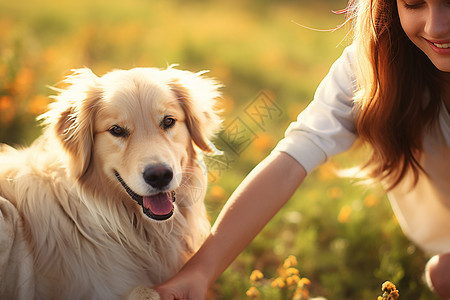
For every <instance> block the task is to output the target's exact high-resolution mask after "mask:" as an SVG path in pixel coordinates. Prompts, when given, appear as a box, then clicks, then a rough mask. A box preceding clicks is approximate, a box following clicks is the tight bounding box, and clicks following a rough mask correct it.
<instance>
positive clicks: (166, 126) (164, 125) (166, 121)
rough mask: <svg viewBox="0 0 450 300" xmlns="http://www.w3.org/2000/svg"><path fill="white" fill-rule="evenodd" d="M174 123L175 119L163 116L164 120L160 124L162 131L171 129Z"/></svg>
mask: <svg viewBox="0 0 450 300" xmlns="http://www.w3.org/2000/svg"><path fill="white" fill-rule="evenodd" d="M175 122H176V121H175V119H174V118H172V117H171V116H165V117H164V120H162V122H161V127H162V128H163V129H169V128H172V127H173V125H175Z"/></svg>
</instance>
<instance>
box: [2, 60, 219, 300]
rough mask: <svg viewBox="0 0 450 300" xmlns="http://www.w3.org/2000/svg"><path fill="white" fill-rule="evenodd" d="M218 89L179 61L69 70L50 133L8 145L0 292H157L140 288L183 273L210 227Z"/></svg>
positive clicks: (29, 295)
mask: <svg viewBox="0 0 450 300" xmlns="http://www.w3.org/2000/svg"><path fill="white" fill-rule="evenodd" d="M219 96H220V95H219V92H218V85H217V84H216V82H215V81H213V80H211V79H208V78H206V77H204V75H203V74H201V73H191V72H188V71H181V70H178V69H175V68H172V67H169V68H168V69H166V70H160V69H154V68H135V69H131V70H126V71H125V70H116V71H112V72H110V73H108V74H106V75H104V76H102V77H97V76H96V75H94V74H93V73H92V72H91V71H90V70H89V69H80V70H76V71H74V73H73V74H72V75H70V76H68V77H67V79H66V80H65V86H64V88H62V89H60V90H58V95H57V96H55V99H56V101H55V102H54V103H52V104H51V106H50V109H49V111H48V112H47V113H46V114H44V115H43V117H42V119H43V123H44V125H45V126H46V127H45V130H44V133H43V135H42V136H41V137H40V138H39V139H38V140H37V141H35V142H34V143H33V144H32V145H31V147H29V148H24V149H20V150H15V149H13V148H11V147H9V146H5V145H3V146H2V149H1V152H0V298H1V299H27V300H28V299H109V300H111V299H124V298H127V296H129V295H132V296H131V298H133V297H136V295H138V298H139V297H141V298H142V299H144V298H145V299H152V296H151V294H148V295H146V292H147V291H152V290H150V289H146V288H141V287H144V286H146V287H151V286H153V285H156V284H158V283H160V282H162V281H164V280H166V279H168V278H169V277H170V276H172V275H173V274H174V273H175V272H177V271H178V270H179V269H180V268H181V266H182V265H183V263H184V262H186V260H187V259H188V258H189V257H190V256H191V255H192V254H193V253H194V251H196V250H197V249H198V247H199V246H200V244H201V243H202V241H203V239H204V237H205V236H206V235H207V234H208V232H209V229H210V227H209V222H208V219H207V216H206V211H205V206H204V203H203V198H204V195H205V191H206V185H207V178H206V174H207V173H206V170H205V168H204V167H202V166H203V164H202V159H201V155H202V153H203V152H210V151H212V150H213V148H214V146H213V145H212V144H211V142H210V139H211V138H212V137H213V135H214V134H215V133H216V131H217V130H218V127H219V126H220V119H219V117H218V114H217V110H216V109H215V107H216V105H215V104H216V101H217V99H218V97H219ZM136 288H137V289H136ZM136 290H137V292H136ZM153 292H154V291H153ZM156 296H157V295H156ZM156 298H158V296H157V297H156Z"/></svg>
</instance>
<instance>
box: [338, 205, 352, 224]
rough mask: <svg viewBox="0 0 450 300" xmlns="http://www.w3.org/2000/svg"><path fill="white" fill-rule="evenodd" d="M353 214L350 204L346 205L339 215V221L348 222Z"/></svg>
mask: <svg viewBox="0 0 450 300" xmlns="http://www.w3.org/2000/svg"><path fill="white" fill-rule="evenodd" d="M351 214H352V208H351V207H350V206H349V205H344V206H343V207H342V208H341V211H340V212H339V215H338V221H339V223H347V222H348V220H349V219H350V215H351Z"/></svg>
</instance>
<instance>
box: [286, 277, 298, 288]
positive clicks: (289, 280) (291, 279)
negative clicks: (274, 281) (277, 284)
mask: <svg viewBox="0 0 450 300" xmlns="http://www.w3.org/2000/svg"><path fill="white" fill-rule="evenodd" d="M299 281H300V277H298V276H297V275H292V276H289V277H288V278H286V284H287V285H288V286H292V285H297V283H298V282H299Z"/></svg>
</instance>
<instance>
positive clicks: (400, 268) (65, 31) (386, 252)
mask: <svg viewBox="0 0 450 300" xmlns="http://www.w3.org/2000/svg"><path fill="white" fill-rule="evenodd" d="M345 5H346V1H344V0H320V1H306V0H297V1H294V0H278V1H275V0H228V1H218V0H210V1H207V0H191V1H181V0H164V1H163V0H160V1H156V0H153V1H152V0H128V1H117V0H78V1H68V0H58V1H56V0H40V1H37V0H20V1H11V0H0V142H3V143H8V144H10V145H13V146H26V145H29V144H30V143H31V142H32V141H33V140H34V139H35V138H36V137H37V136H38V135H39V134H40V130H41V128H40V127H39V123H38V122H36V121H35V119H36V117H37V116H38V115H39V114H41V113H43V112H44V111H45V110H46V107H47V104H48V103H49V102H50V101H51V99H50V98H49V96H51V95H52V94H54V92H53V91H52V90H51V89H50V87H51V86H55V85H57V84H58V82H59V81H60V80H61V79H63V78H64V76H65V75H67V74H68V72H69V71H70V70H71V69H74V68H80V67H89V68H91V69H92V70H93V71H94V73H96V74H97V75H99V76H101V75H103V74H104V73H106V72H108V71H110V70H112V69H118V68H121V69H129V68H132V67H158V68H166V67H167V66H169V65H171V64H178V65H179V68H180V69H187V70H190V71H202V70H209V73H208V76H211V77H214V78H215V79H217V80H218V81H219V82H221V83H222V84H223V85H224V87H223V88H222V92H223V97H222V99H221V101H220V106H221V108H222V109H223V111H224V112H223V117H224V119H225V123H224V131H223V133H222V134H221V135H220V136H219V137H218V138H217V140H216V144H217V147H218V148H219V149H222V150H224V152H225V154H224V155H223V156H217V157H207V158H206V163H207V165H208V166H209V167H210V173H209V175H210V176H209V177H210V185H209V189H208V195H207V199H206V204H207V208H208V212H209V215H210V218H211V222H214V220H215V218H216V217H217V214H218V212H219V211H220V209H221V208H222V206H223V204H224V203H225V201H226V200H227V198H228V197H229V195H230V194H231V193H232V191H233V190H234V189H235V188H236V187H237V185H238V184H239V183H240V182H241V181H242V180H243V178H244V177H245V175H246V174H247V173H248V172H249V171H250V170H251V169H252V167H254V166H255V165H256V164H257V163H258V162H259V161H260V160H261V159H263V158H264V157H265V156H266V155H267V154H268V153H270V151H271V149H272V148H273V147H274V146H275V145H276V143H277V141H278V140H279V139H280V138H282V136H283V134H284V130H285V129H286V127H287V126H288V125H289V123H290V122H291V121H293V120H294V119H295V118H296V116H297V114H298V113H299V112H300V111H302V109H304V108H305V107H306V105H307V104H308V103H309V101H310V100H311V99H312V97H313V94H314V90H315V88H316V87H317V85H318V84H319V82H320V80H321V79H322V78H323V77H324V76H325V74H326V73H327V71H328V69H329V68H330V66H331V64H332V63H333V61H334V60H335V59H337V58H338V57H339V55H340V54H341V52H342V51H343V49H344V47H345V46H347V45H348V44H349V43H350V40H351V39H350V38H351V37H349V34H348V29H349V28H348V27H345V26H344V27H343V28H342V29H340V30H337V31H317V30H311V29H306V28H304V27H301V26H299V25H297V24H296V23H298V24H302V25H304V26H306V27H310V28H315V29H321V30H322V29H324V30H326V29H333V28H335V27H337V26H339V25H341V24H342V23H343V22H344V16H343V15H338V14H334V13H333V12H332V11H333V10H334V11H335V10H340V9H342V8H344V7H345ZM240 130H241V131H240ZM242 130H243V131H244V133H243V134H241V136H239V135H237V134H236V133H237V132H242ZM364 153H365V150H364V149H362V150H352V151H350V152H348V153H345V154H342V155H339V156H337V157H335V158H333V159H332V160H331V161H330V162H328V163H326V164H325V165H323V166H321V167H320V168H318V169H317V170H316V171H314V172H313V173H312V174H311V176H309V177H308V179H307V180H306V181H305V182H304V184H303V185H302V188H301V189H300V190H299V191H297V193H296V194H295V195H294V197H293V198H292V200H291V201H290V202H289V203H288V204H287V205H286V206H285V207H284V208H283V209H282V211H281V212H280V213H279V214H278V215H277V216H276V217H275V218H274V219H273V220H272V221H271V222H270V223H269V224H268V225H267V226H266V228H265V229H264V230H263V232H262V233H261V234H260V235H259V236H258V237H257V238H256V239H255V240H254V241H253V242H252V244H251V245H250V246H249V247H248V248H247V249H246V250H245V251H244V252H243V253H242V254H241V255H240V256H239V258H238V259H237V260H236V261H235V262H234V263H233V265H232V266H231V267H230V268H229V269H228V270H227V271H226V272H225V273H224V274H223V275H222V276H221V278H220V279H219V280H218V282H217V283H216V284H215V285H214V287H213V288H212V289H211V291H210V293H209V298H211V299H246V298H247V296H246V291H247V290H248V289H249V287H250V286H251V285H252V284H251V282H250V278H249V277H250V274H251V272H252V271H253V270H255V269H258V270H261V271H262V272H263V273H264V275H265V277H266V278H268V279H267V280H266V281H263V282H262V283H259V286H258V288H259V290H260V293H261V298H262V299H285V297H286V293H283V291H282V289H281V288H279V289H278V290H277V288H274V287H271V285H270V279H271V278H272V279H273V278H276V277H277V276H278V275H277V269H278V268H279V266H280V264H282V262H283V260H284V259H285V258H286V257H287V256H289V255H294V256H295V257H296V258H297V260H298V266H297V267H298V269H299V270H300V274H301V276H305V277H307V278H309V279H310V281H311V285H310V286H309V290H310V293H311V295H321V296H324V297H327V298H328V299H354V300H357V299H358V300H360V299H376V296H377V295H379V294H380V288H381V284H382V283H383V282H384V281H385V280H390V281H392V282H393V283H394V284H396V285H397V288H398V289H399V291H400V299H422V300H424V299H435V298H434V297H433V296H432V295H431V294H430V292H429V291H428V290H427V288H426V287H425V285H424V284H423V280H422V274H423V268H424V265H425V262H426V257H425V255H424V254H423V253H422V252H421V251H420V250H419V249H417V248H416V247H415V246H414V245H412V244H411V243H410V242H409V241H408V240H407V239H406V238H405V237H404V236H403V234H402V233H401V231H400V229H399V227H398V223H397V221H396V219H395V217H394V216H393V215H392V212H391V209H390V206H389V203H388V200H387V199H386V197H385V196H384V194H383V192H382V190H381V189H380V188H379V187H371V188H368V187H363V186H359V185H356V184H354V183H352V182H350V181H349V180H347V179H343V178H338V177H337V176H336V175H335V173H334V170H335V169H337V168H341V167H349V166H353V165H355V164H357V163H358V162H361V159H363V158H364V157H365V155H364ZM248 213H249V214H251V213H252V212H251V211H249V212H248Z"/></svg>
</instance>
